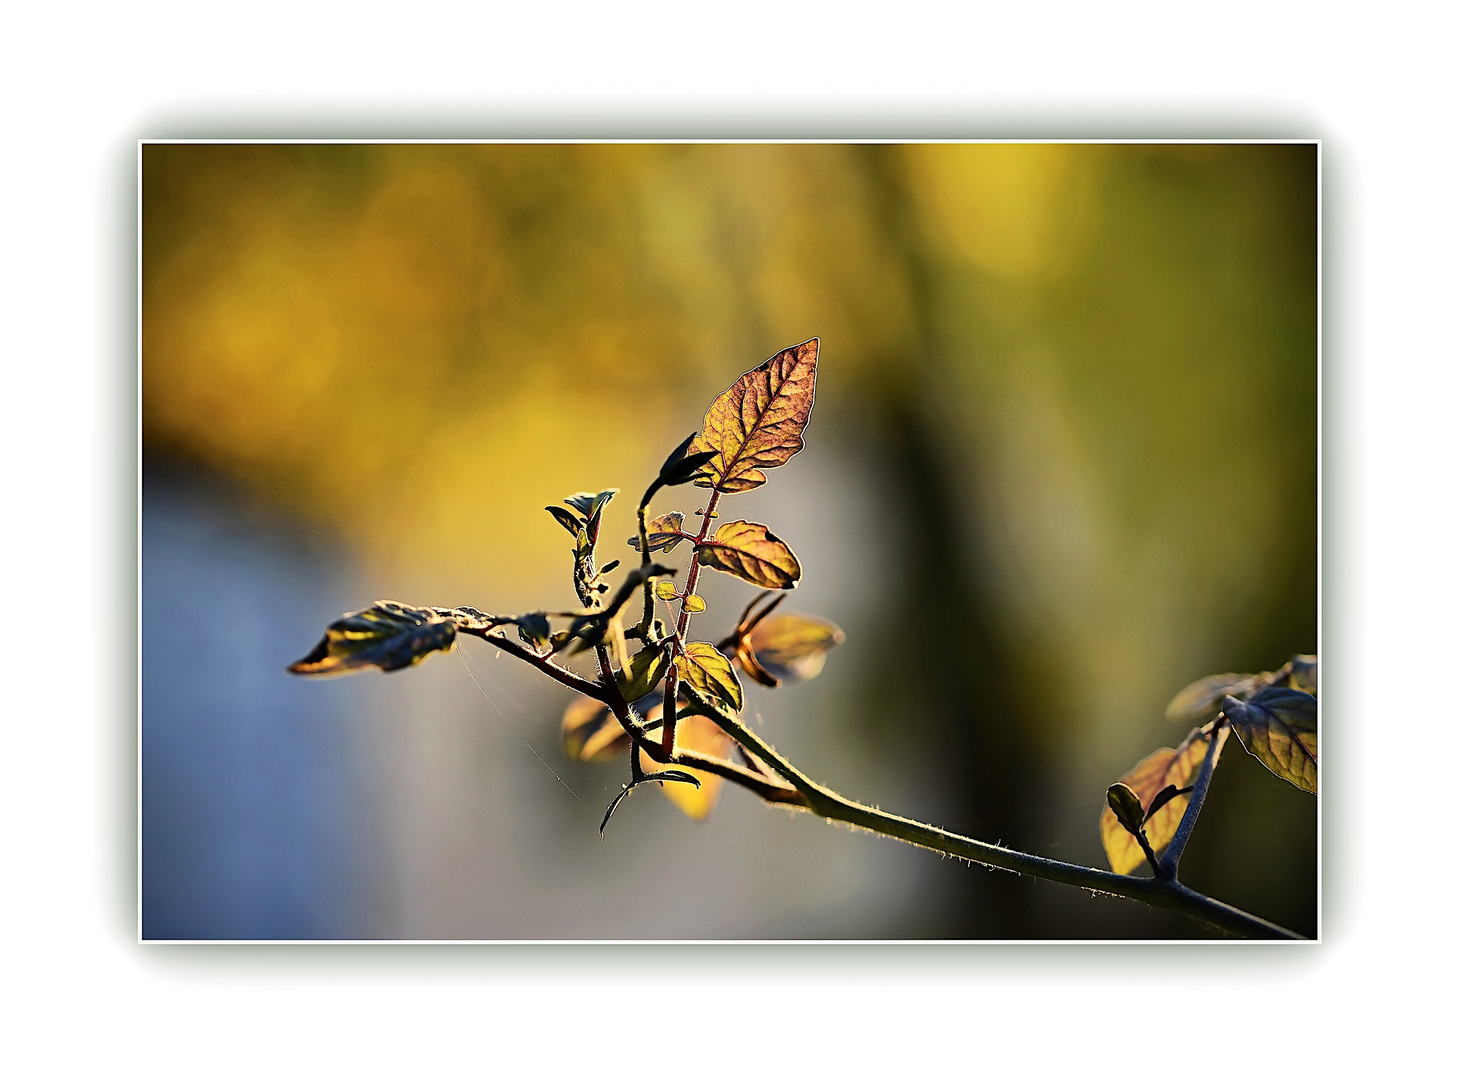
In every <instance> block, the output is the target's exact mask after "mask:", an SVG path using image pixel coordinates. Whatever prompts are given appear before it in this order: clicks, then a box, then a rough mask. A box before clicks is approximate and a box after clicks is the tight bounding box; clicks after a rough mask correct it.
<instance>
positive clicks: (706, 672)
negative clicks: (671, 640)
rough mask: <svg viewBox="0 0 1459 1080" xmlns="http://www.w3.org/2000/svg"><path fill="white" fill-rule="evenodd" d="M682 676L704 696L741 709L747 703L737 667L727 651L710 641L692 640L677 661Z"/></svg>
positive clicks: (737, 709)
mask: <svg viewBox="0 0 1459 1080" xmlns="http://www.w3.org/2000/svg"><path fill="white" fill-rule="evenodd" d="M675 666H676V667H677V668H678V669H679V677H680V678H681V679H683V680H684V681H686V682H687V683H688V684H689V685H690V686H692V687H694V689H696V690H698V691H699V692H700V693H701V694H703V695H704V696H705V697H709V698H716V699H718V700H719V701H722V702H724V703H725V704H726V705H728V706H729V707H730V708H731V709H732V710H733V711H735V712H739V711H740V709H742V708H743V707H744V704H745V692H744V690H743V689H742V688H741V686H740V680H739V679H738V678H736V677H735V669H734V668H733V667H732V666H731V665H730V662H729V660H727V659H726V658H725V655H724V654H723V653H722V652H720V651H719V650H718V649H716V648H715V647H714V646H713V645H711V644H710V643H709V642H707V641H691V642H689V644H687V645H685V646H684V652H683V653H682V654H681V655H680V656H679V657H678V659H677V660H676V661H675Z"/></svg>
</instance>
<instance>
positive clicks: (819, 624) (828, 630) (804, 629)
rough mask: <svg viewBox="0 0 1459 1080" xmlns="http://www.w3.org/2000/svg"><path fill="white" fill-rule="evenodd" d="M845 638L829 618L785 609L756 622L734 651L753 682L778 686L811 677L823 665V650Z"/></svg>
mask: <svg viewBox="0 0 1459 1080" xmlns="http://www.w3.org/2000/svg"><path fill="white" fill-rule="evenodd" d="M845 640H846V635H845V634H844V633H842V632H841V628H840V627H839V626H837V625H836V624H835V623H833V622H831V621H830V620H829V619H818V618H816V617H815V616H814V615H797V614H795V613H793V612H787V613H785V614H783V615H772V616H770V617H769V618H767V619H763V620H761V621H760V622H759V623H757V624H756V625H755V628H754V629H753V630H751V631H750V633H749V635H748V636H747V637H744V638H742V639H741V640H740V643H739V645H738V647H737V648H736V649H735V654H736V658H737V659H738V660H739V661H740V666H741V667H743V668H744V670H745V673H746V674H747V675H749V676H750V677H751V678H752V679H754V680H755V681H756V682H758V683H762V684H763V685H765V686H778V685H779V684H780V683H781V682H782V681H786V682H802V681H804V680H806V679H814V678H815V677H816V676H817V675H819V674H820V673H821V669H822V668H824V667H825V666H826V653H827V652H828V651H830V650H831V649H834V648H835V647H836V646H837V645H839V644H841V642H843V641H845ZM757 670H758V672H759V674H757ZM762 674H763V675H765V676H767V677H768V678H769V680H770V681H769V682H767V681H766V679H765V678H761V677H760V676H761V675H762Z"/></svg>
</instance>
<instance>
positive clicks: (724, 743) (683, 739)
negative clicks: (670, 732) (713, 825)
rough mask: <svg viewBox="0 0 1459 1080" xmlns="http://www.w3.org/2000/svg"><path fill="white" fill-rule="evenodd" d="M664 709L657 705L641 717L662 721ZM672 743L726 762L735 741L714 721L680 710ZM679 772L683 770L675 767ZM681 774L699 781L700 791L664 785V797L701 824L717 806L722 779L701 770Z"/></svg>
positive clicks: (680, 785)
mask: <svg viewBox="0 0 1459 1080" xmlns="http://www.w3.org/2000/svg"><path fill="white" fill-rule="evenodd" d="M663 712H664V709H663V705H656V706H654V708H652V709H650V710H649V711H648V712H647V713H645V714H644V720H645V721H646V722H648V723H653V722H655V721H657V720H660V719H662V717H663ZM675 732H676V734H675V742H676V743H677V744H678V746H679V747H680V748H681V749H686V750H694V751H697V752H698V753H701V754H708V755H710V756H711V757H718V758H727V757H728V756H729V754H730V750H731V748H732V747H733V746H734V744H735V741H734V740H733V739H731V738H730V737H729V736H728V735H726V734H725V733H724V731H723V730H721V729H720V727H719V725H718V724H716V723H714V721H712V720H709V719H706V718H705V717H703V716H698V715H695V714H689V715H686V714H685V713H684V712H683V711H682V710H681V711H680V713H679V720H678V723H677V726H676V728H675ZM676 767H678V768H682V766H676ZM683 771H684V772H686V773H688V774H689V775H690V776H693V777H694V778H695V779H697V780H698V781H699V787H697V788H691V787H689V786H688V785H687V784H672V785H671V784H664V785H662V786H661V787H662V791H663V793H664V796H665V797H666V798H667V799H668V800H669V801H670V802H672V803H673V804H674V805H675V806H677V807H678V808H679V809H680V810H682V811H683V812H684V814H685V815H687V816H688V817H691V818H693V819H694V820H695V821H703V820H704V819H705V818H707V817H709V815H710V813H711V812H712V811H713V810H714V807H715V804H716V803H718V802H719V793H720V790H721V789H722V788H723V787H724V777H722V776H719V775H717V774H715V773H710V772H704V771H703V770H701V769H690V768H684V770H683Z"/></svg>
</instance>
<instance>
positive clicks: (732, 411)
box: [690, 338, 820, 494]
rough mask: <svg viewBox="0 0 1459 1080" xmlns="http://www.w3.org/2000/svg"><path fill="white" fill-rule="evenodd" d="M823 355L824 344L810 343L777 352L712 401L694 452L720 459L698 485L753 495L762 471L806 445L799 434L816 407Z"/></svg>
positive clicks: (713, 461) (707, 467)
mask: <svg viewBox="0 0 1459 1080" xmlns="http://www.w3.org/2000/svg"><path fill="white" fill-rule="evenodd" d="M819 350H820V339H819V338H811V339H810V340H809V341H805V342H802V343H801V344H799V345H795V346H792V347H791V348H789V349H786V350H784V351H783V352H778V353H776V354H775V355H774V356H772V357H771V358H770V359H769V360H766V361H765V362H764V363H763V364H761V365H760V366H759V367H757V368H755V369H754V370H753V371H747V372H745V374H743V375H741V376H740V377H739V378H738V379H736V380H735V383H734V385H733V386H731V387H730V388H729V389H728V390H726V391H725V392H724V393H722V394H720V395H719V397H717V398H715V399H714V404H712V405H710V407H709V411H708V412H707V413H705V414H704V433H703V434H702V435H700V436H699V437H698V438H697V439H695V440H694V443H693V445H692V446H691V447H690V451H691V452H702V451H706V450H714V451H716V454H715V456H714V457H713V458H711V459H710V460H709V463H708V464H707V465H705V466H704V468H703V469H702V470H701V471H700V475H701V477H703V479H699V480H695V481H694V483H695V484H697V485H698V486H699V487H712V488H715V489H716V490H718V491H722V492H725V493H726V494H730V493H733V492H737V491H749V490H750V489H751V488H757V487H759V486H760V485H761V484H763V483H764V482H765V473H764V471H763V470H765V469H771V468H774V467H775V466H777V465H784V464H785V463H786V462H787V461H789V460H790V458H791V456H792V455H794V454H795V453H797V452H798V451H799V450H800V449H801V447H803V446H804V445H805V442H804V441H803V440H802V438H801V432H803V431H804V430H805V426H806V422H807V421H808V420H809V419H810V417H811V405H812V404H813V403H814V401H815V394H816V358H817V354H818V352H819Z"/></svg>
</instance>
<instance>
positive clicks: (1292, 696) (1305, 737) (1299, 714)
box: [1222, 686, 1317, 795]
mask: <svg viewBox="0 0 1459 1080" xmlns="http://www.w3.org/2000/svg"><path fill="white" fill-rule="evenodd" d="M1222 710H1223V711H1224V712H1225V713H1226V719H1228V720H1230V721H1231V727H1232V730H1234V731H1235V732H1236V734H1237V736H1239V737H1240V739H1241V745H1242V746H1244V747H1246V750H1247V753H1249V754H1251V756H1252V757H1254V758H1256V759H1257V760H1258V761H1260V762H1261V763H1262V764H1263V765H1265V766H1266V767H1267V768H1268V769H1270V770H1271V771H1272V772H1273V773H1275V774H1276V775H1277V776H1280V777H1281V778H1282V779H1283V780H1285V781H1287V782H1288V783H1290V784H1294V785H1296V786H1297V787H1299V788H1301V789H1302V790H1303V791H1310V792H1312V793H1313V794H1314V795H1315V794H1317V699H1316V698H1315V697H1313V696H1312V695H1311V694H1308V693H1305V692H1304V691H1301V690H1293V689H1290V688H1288V687H1284V686H1273V687H1271V688H1269V689H1266V690H1263V691H1262V692H1261V693H1260V694H1257V695H1256V696H1255V697H1253V698H1252V699H1251V700H1250V701H1238V700H1237V699H1236V698H1234V697H1231V698H1227V699H1226V702H1225V704H1224V705H1223V706H1222Z"/></svg>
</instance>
